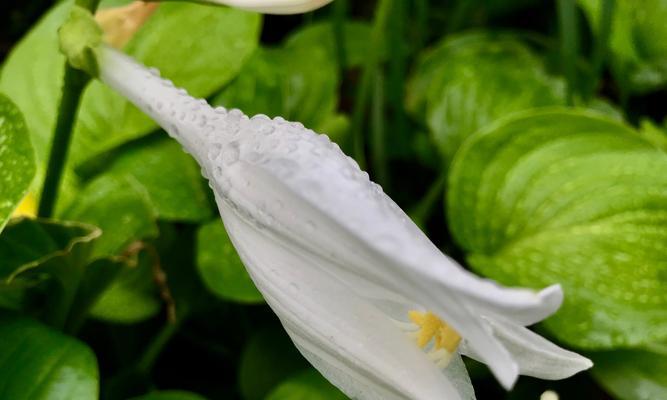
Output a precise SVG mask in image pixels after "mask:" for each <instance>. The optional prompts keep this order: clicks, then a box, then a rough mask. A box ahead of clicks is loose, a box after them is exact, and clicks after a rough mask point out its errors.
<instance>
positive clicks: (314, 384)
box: [266, 369, 347, 400]
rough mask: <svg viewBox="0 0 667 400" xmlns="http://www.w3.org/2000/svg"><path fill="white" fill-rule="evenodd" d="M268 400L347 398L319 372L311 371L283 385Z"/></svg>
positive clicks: (333, 399) (335, 399) (294, 377)
mask: <svg viewBox="0 0 667 400" xmlns="http://www.w3.org/2000/svg"><path fill="white" fill-rule="evenodd" d="M266 400H347V397H346V396H345V395H344V394H343V393H341V392H340V390H338V389H336V387H335V386H333V385H332V384H331V383H329V382H328V381H327V380H326V379H324V378H323V377H322V375H320V373H319V372H317V371H316V370H313V369H309V370H307V371H304V372H302V373H299V374H297V375H295V376H293V377H291V378H289V379H287V380H286V381H284V382H283V383H281V384H280V385H279V386H278V387H277V388H275V390H273V391H272V392H271V393H270V394H269V395H268V396H267V397H266Z"/></svg>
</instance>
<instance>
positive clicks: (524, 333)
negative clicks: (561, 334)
mask: <svg viewBox="0 0 667 400" xmlns="http://www.w3.org/2000/svg"><path fill="white" fill-rule="evenodd" d="M485 319H486V320H487V322H488V323H489V325H490V326H491V328H492V329H493V335H494V336H495V337H497V338H498V340H500V342H501V343H502V344H503V345H504V346H505V348H506V349H507V350H508V351H509V352H510V354H511V355H512V358H513V359H514V361H516V363H517V364H518V365H519V369H520V373H521V375H526V376H533V377H536V378H540V379H551V380H556V379H565V378H569V377H570V376H572V375H574V374H576V373H578V372H580V371H583V370H586V369H589V368H591V367H592V366H593V363H592V362H591V361H590V360H589V359H587V358H585V357H582V356H580V355H579V354H577V353H574V352H571V351H568V350H565V349H563V348H560V347H558V346H556V345H555V344H553V343H551V342H550V341H548V340H546V339H545V338H543V337H542V336H540V335H538V334H536V333H534V332H532V331H531V330H529V329H527V328H525V327H523V326H520V325H516V324H513V323H511V322H506V321H501V320H493V319H490V318H485ZM464 354H466V352H465V350H464ZM466 355H469V356H470V357H472V358H475V359H479V355H477V354H475V353H474V351H473V352H470V353H469V354H466Z"/></svg>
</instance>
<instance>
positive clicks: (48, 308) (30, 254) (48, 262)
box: [0, 219, 101, 326]
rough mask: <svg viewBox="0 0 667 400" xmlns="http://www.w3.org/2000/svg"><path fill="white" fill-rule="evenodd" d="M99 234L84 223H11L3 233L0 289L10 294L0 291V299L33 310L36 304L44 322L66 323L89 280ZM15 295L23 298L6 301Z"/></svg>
mask: <svg viewBox="0 0 667 400" xmlns="http://www.w3.org/2000/svg"><path fill="white" fill-rule="evenodd" d="M100 234H101V232H100V230H99V229H97V228H95V227H92V226H89V225H83V224H79V223H69V222H55V221H42V220H27V219H21V220H14V221H12V222H10V223H9V224H8V225H7V229H6V230H5V231H4V232H3V233H2V235H0V260H2V263H0V279H2V284H0V293H2V292H5V293H7V296H1V295H0V302H2V303H5V306H9V307H12V308H24V309H25V308H29V309H30V310H28V311H33V308H36V310H34V311H35V313H36V314H37V315H40V316H41V317H42V318H43V319H44V320H45V321H47V322H49V323H50V324H53V325H55V326H65V324H66V322H67V319H68V317H69V313H70V308H71V307H72V306H73V305H74V303H75V300H76V299H77V296H78V295H79V289H80V285H81V283H82V282H83V281H85V280H86V279H87V278H86V265H87V262H88V258H89V256H90V254H91V252H92V249H93V244H94V240H95V239H97V238H98V237H99V236H100ZM40 295H41V296H40ZM3 297H4V299H3ZM10 298H13V299H16V300H20V301H21V302H20V303H18V304H7V303H10V302H9V301H8V299H10ZM39 299H41V301H39V304H34V303H35V301H36V300H39ZM3 300H4V301H3Z"/></svg>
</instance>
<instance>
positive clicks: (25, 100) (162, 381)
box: [0, 0, 667, 400]
mask: <svg viewBox="0 0 667 400" xmlns="http://www.w3.org/2000/svg"><path fill="white" fill-rule="evenodd" d="M334 1H335V4H333V5H330V6H328V7H325V8H323V9H321V10H318V11H316V12H314V13H310V14H307V15H304V16H291V17H284V16H280V17H279V16H264V17H263V16H260V15H258V14H253V13H249V12H242V11H238V10H235V9H231V8H226V7H210V6H204V5H199V4H193V3H183V2H168V3H165V4H161V5H160V6H159V8H158V10H157V11H156V12H155V14H153V15H152V16H151V17H150V19H148V21H147V22H146V23H145V24H144V25H143V26H141V28H140V29H139V30H138V31H137V33H136V34H135V35H134V36H133V37H132V38H131V40H130V41H129V42H128V44H127V45H125V47H124V49H123V50H124V51H126V52H127V53H129V54H131V55H132V56H134V57H136V58H138V59H139V60H140V61H142V62H144V63H146V64H147V65H150V66H154V67H157V68H158V69H159V70H160V71H161V73H162V75H163V76H165V77H166V78H169V79H171V80H173V81H174V83H175V84H177V85H179V86H182V87H184V88H186V89H187V90H188V91H189V92H190V93H191V94H193V95H194V96H198V97H204V98H208V99H209V100H210V101H211V103H213V104H219V105H223V106H225V107H229V108H240V109H242V110H243V111H244V112H246V113H248V114H254V113H261V114H267V115H269V116H278V115H280V116H283V117H285V118H287V119H290V120H297V121H300V122H302V123H304V124H305V125H306V126H308V127H310V128H313V129H315V130H316V131H318V132H322V133H326V134H328V135H329V136H330V137H331V138H332V139H333V140H334V141H336V142H337V143H338V144H339V145H340V146H341V147H342V148H343V149H344V150H345V151H346V152H347V153H348V154H350V155H354V156H356V157H358V158H359V160H360V161H362V160H363V159H366V158H368V160H369V161H370V162H369V163H368V164H369V165H370V168H369V169H370V170H369V172H370V174H371V177H373V178H374V179H376V180H378V181H381V183H383V184H384V188H385V190H386V191H387V192H388V193H389V195H390V196H392V198H394V199H395V200H396V201H397V202H398V203H399V204H400V205H401V206H402V207H403V208H404V209H406V210H414V212H413V213H412V215H413V217H414V218H415V219H416V220H417V221H418V222H419V223H420V224H421V225H422V226H423V227H424V229H425V230H426V232H427V234H428V235H429V237H431V238H432V239H433V240H434V241H435V242H436V244H438V245H439V246H440V247H441V248H442V249H443V251H445V252H447V253H448V254H449V255H451V256H452V257H455V258H456V259H458V260H459V261H461V262H462V263H463V264H464V265H465V266H468V267H470V268H471V269H472V270H474V271H476V272H477V273H479V274H481V275H484V276H487V277H490V278H493V279H496V280H498V281H500V282H502V283H505V284H510V285H521V286H527V287H535V288H540V287H543V286H545V285H548V284H552V283H560V284H561V285H562V286H563V288H564V290H565V296H566V297H565V304H564V306H563V308H562V309H561V310H560V311H559V312H558V313H557V314H556V315H554V316H553V317H552V318H550V319H548V320H547V321H546V322H545V323H544V324H542V325H540V326H538V327H537V329H538V330H539V331H540V332H541V333H544V334H545V335H547V336H549V337H550V338H551V339H554V340H556V341H559V342H560V343H561V344H562V345H564V346H567V347H570V348H572V349H574V350H577V351H580V352H584V353H585V354H586V355H588V356H590V357H591V358H592V359H593V360H594V361H595V363H596V365H595V367H594V368H593V370H592V371H591V373H586V374H580V375H579V376H577V377H574V378H572V379H569V380H565V381H562V382H543V381H535V380H531V379H529V378H522V379H521V380H520V381H519V384H518V385H517V387H516V388H515V389H514V391H513V392H511V393H505V392H504V391H503V390H502V389H500V387H499V386H498V385H497V383H496V382H495V381H494V380H493V378H492V377H490V375H489V373H488V371H486V369H485V368H484V367H481V366H480V365H478V364H475V363H471V364H470V371H471V376H472V379H473V383H474V385H475V389H476V391H477V396H478V398H481V399H486V398H494V399H501V398H506V399H516V400H521V399H536V398H538V397H539V395H540V394H541V393H542V392H544V391H545V390H547V389H552V390H555V391H557V392H558V393H559V394H560V395H561V398H563V399H568V400H570V399H574V400H576V399H587V400H588V399H605V400H606V399H610V398H615V399H620V400H635V399H642V400H643V399H645V400H656V399H663V398H667V381H665V377H666V376H667V361H666V357H667V351H666V350H665V348H666V347H667V344H666V343H667V314H666V311H665V310H667V307H666V306H667V304H666V303H667V297H666V296H667V295H666V293H667V264H666V263H665V261H664V260H665V251H666V249H667V243H666V241H665V240H666V239H667V230H666V229H665V222H666V221H665V218H667V187H665V185H666V184H667V182H665V178H664V176H665V174H664V171H665V170H666V169H667V168H665V167H667V165H666V164H667V156H666V155H665V153H664V151H665V150H666V149H667V136H666V135H667V126H666V125H665V117H666V116H667V110H666V109H665V107H664V104H665V100H666V99H667V90H666V89H667V45H666V43H667V24H665V19H666V18H667V1H666V0H647V1H642V2H637V1H632V0H615V1H614V0H579V1H578V2H575V1H568V0H565V1H557V2H539V1H536V0H513V1H478V0H475V1H464V0H458V1H451V2H446V3H445V4H442V2H436V1H429V0H410V1H405V2H399V1H386V0H379V1H369V2H351V1H347V0H334ZM341 2H344V3H345V4H342V5H341ZM48 3H49V2H45V1H39V0H31V1H24V2H21V3H20V4H19V3H17V4H3V5H2V6H0V7H2V8H3V11H5V12H4V13H0V15H1V17H0V18H2V19H3V23H4V24H0V26H3V27H2V28H0V45H1V50H2V51H3V54H7V56H6V57H5V58H4V60H3V63H2V70H1V72H0V92H1V93H2V95H0V227H4V229H3V230H2V232H1V234H0V308H2V309H3V311H2V314H1V315H0V397H1V398H12V399H22V398H25V399H28V398H29V399H42V398H49V399H61V398H62V399H66V398H67V399H69V398H77V399H95V398H98V392H99V393H101V394H102V398H105V399H110V400H114V399H127V398H134V399H142V400H153V399H155V400H197V399H204V398H210V399H243V400H260V399H267V400H299V399H315V400H317V399H334V400H336V399H343V398H345V397H344V396H343V395H342V394H341V393H340V392H338V390H337V389H335V388H334V387H333V386H331V385H330V384H329V383H328V382H326V381H325V380H324V379H323V378H322V377H321V376H320V375H319V374H318V373H317V372H316V371H315V370H314V369H312V367H310V366H309V365H308V363H307V362H306V361H305V360H304V359H303V358H302V357H301V356H300V355H299V353H298V352H297V350H296V349H295V348H294V347H293V346H292V345H291V343H290V340H289V338H288V337H287V335H286V334H285V332H284V331H283V330H282V329H281V328H280V326H279V324H278V321H277V319H276V317H275V316H274V315H273V314H272V313H271V312H270V310H269V309H268V307H267V306H266V305H265V304H264V302H263V300H262V297H261V295H260V294H259V292H258V291H257V289H256V288H255V287H254V285H253V283H252V280H251V279H250V277H249V276H248V274H247V273H246V271H245V269H244V268H243V265H242V263H241V261H240V259H239V257H238V255H237V254H236V253H235V251H234V248H233V245H232V244H231V242H230V240H229V238H228V237H227V234H226V232H225V230H224V226H223V224H222V223H221V222H220V220H219V218H217V215H218V212H217V210H216V207H215V205H214V202H213V200H212V198H211V197H212V196H211V194H210V193H209V191H208V190H207V186H206V182H205V181H204V180H203V178H202V177H201V175H200V171H199V168H198V166H197V164H196V163H195V161H194V160H193V159H192V158H191V157H190V156H189V155H187V154H185V153H184V152H183V151H182V150H181V149H180V147H179V146H178V145H177V144H176V143H175V142H173V141H171V140H170V139H168V138H167V137H166V135H165V134H164V132H161V131H160V130H158V129H157V125H156V124H155V123H154V122H153V121H151V120H150V119H149V118H148V117H146V116H144V115H143V114H141V113H140V112H139V111H138V110H137V109H136V108H135V107H134V106H131V105H130V104H129V103H128V102H127V101H125V100H124V99H123V98H121V97H120V96H119V95H117V94H115V93H113V92H112V91H111V90H110V89H108V88H106V87H105V86H103V85H102V84H100V83H98V82H93V83H91V84H90V85H89V86H88V88H87V89H86V92H85V94H84V98H83V102H82V105H81V108H80V111H79V115H78V119H77V124H76V128H75V132H74V137H73V141H72V145H71V148H70V155H69V159H68V162H67V166H66V169H65V177H64V181H63V183H62V185H61V189H60V195H59V198H58V204H57V213H56V218H55V219H54V220H45V219H11V220H10V216H11V214H12V212H13V210H14V209H16V208H17V207H18V206H19V204H20V203H21V200H22V199H23V198H24V196H25V195H26V194H28V193H29V195H30V196H31V197H32V198H33V201H34V198H36V197H39V194H40V191H41V185H42V182H43V177H44V173H45V168H46V161H47V160H46V159H47V155H48V153H49V148H50V146H51V139H52V134H53V126H54V124H55V121H56V113H57V106H58V101H59V98H60V92H61V86H62V75H63V71H64V57H63V56H61V55H60V54H59V52H58V45H57V34H56V31H57V28H58V27H59V26H60V24H61V23H62V21H63V20H64V18H65V17H66V15H67V13H68V10H69V9H70V7H71V5H72V3H73V1H71V0H65V1H61V2H57V4H56V5H54V6H52V7H51V5H50V4H48ZM127 3H128V1H125V0H107V1H103V2H102V8H109V7H112V6H119V5H124V4H127ZM557 6H558V7H557ZM49 7H51V8H49ZM557 10H558V11H559V12H556V11H557ZM40 13H43V15H42V17H41V18H38V17H39V15H40ZM560 27H565V29H563V28H560ZM22 35H24V36H23V38H22V39H20V40H18V39H19V37H20V36H22ZM10 49H11V52H9V53H8V50H10ZM568 104H569V105H573V104H575V105H576V108H574V107H567V105H568ZM35 174H36V175H37V176H36V177H34V176H35ZM33 178H34V179H33ZM26 204H27V203H24V204H23V206H24V207H23V208H25V207H26ZM5 224H6V226H5ZM8 310H11V311H8ZM98 371H99V372H98ZM27 387H34V390H33V391H32V392H31V391H29V390H27V389H26V388H27Z"/></svg>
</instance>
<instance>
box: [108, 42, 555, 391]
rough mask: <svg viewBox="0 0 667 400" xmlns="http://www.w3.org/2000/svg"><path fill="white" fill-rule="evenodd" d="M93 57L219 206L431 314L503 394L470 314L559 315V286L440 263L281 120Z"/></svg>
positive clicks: (352, 166) (400, 217)
mask: <svg viewBox="0 0 667 400" xmlns="http://www.w3.org/2000/svg"><path fill="white" fill-rule="evenodd" d="M101 53H102V60H101V62H100V65H101V76H102V79H103V80H104V81H105V82H107V83H108V84H109V85H110V86H112V87H114V88H116V90H118V91H120V92H121V93H122V94H124V95H125V96H126V97H128V98H129V99H130V100H132V101H133V102H134V103H135V104H137V105H138V106H139V107H140V108H141V109H142V110H144V111H145V112H147V113H148V114H149V115H151V116H152V117H153V118H154V119H155V120H156V121H157V122H158V123H160V125H161V126H162V127H164V128H165V130H167V131H168V132H169V133H170V134H171V135H172V136H173V137H174V138H176V139H177V140H179V141H180V142H181V143H182V144H183V145H184V147H185V148H186V149H188V151H190V152H191V153H192V154H193V155H194V156H195V158H197V160H198V161H199V163H200V165H201V166H202V168H203V170H204V172H205V174H206V175H207V176H208V177H209V178H210V181H211V184H212V187H213V188H214V190H215V192H216V194H217V198H218V199H219V204H220V201H224V202H227V203H228V204H229V205H230V206H231V207H234V208H235V209H236V210H237V212H238V213H239V215H241V216H242V217H243V218H244V219H246V220H247V221H248V222H252V223H253V224H255V225H256V226H257V229H259V230H264V231H266V234H271V235H273V237H274V240H276V241H281V242H282V243H284V244H285V245H286V246H289V247H298V248H300V249H301V250H302V251H306V252H309V253H311V254H317V255H318V257H320V258H321V259H326V260H327V261H328V262H329V267H330V268H331V269H330V270H329V272H330V273H331V274H333V275H335V276H337V277H339V278H340V279H345V282H346V284H347V285H348V287H352V288H355V289H356V288H358V287H359V286H361V285H359V284H358V283H359V282H364V281H366V282H373V284H375V285H376V286H379V287H383V288H384V289H387V290H388V291H389V292H394V293H396V294H398V295H400V296H402V297H403V298H406V299H410V300H412V301H414V302H416V303H418V304H421V305H422V306H423V307H425V308H427V309H429V310H431V311H433V312H435V313H436V314H438V315H439V316H440V317H442V318H444V319H445V320H447V322H448V323H450V324H451V325H452V326H453V327H454V328H455V329H456V330H457V331H458V332H459V333H461V335H462V336H464V337H465V338H466V340H467V342H468V344H469V345H470V346H471V347H472V348H474V351H475V352H477V353H478V354H480V355H481V357H482V360H483V361H484V362H485V363H487V364H488V365H489V366H490V368H491V370H492V371H493V372H494V374H495V375H496V376H497V377H498V379H499V381H500V382H501V383H502V384H503V385H504V386H505V387H508V388H509V387H511V386H512V384H513V383H514V381H515V380H516V378H517V376H518V366H517V365H516V364H515V363H514V361H513V360H512V358H511V357H510V355H509V353H508V352H507V351H506V350H505V349H504V348H503V346H502V344H501V343H500V342H498V340H497V339H496V338H495V337H494V336H493V334H492V332H491V329H490V328H489V327H488V324H486V323H484V321H483V320H481V318H480V317H479V316H480V315H490V316H499V317H503V318H509V319H512V320H514V321H516V322H519V323H522V324H529V323H533V322H535V321H538V320H540V319H543V318H545V317H546V316H547V315H549V314H551V313H553V312H554V311H555V310H556V309H557V308H558V306H559V305H560V302H561V300H562V292H561V291H560V288H559V287H558V286H554V287H551V288H547V289H545V290H543V291H542V292H539V293H536V292H533V291H531V290H526V289H508V288H503V287H501V286H499V285H497V284H495V283H494V282H492V281H489V280H484V279H480V278H477V277H476V276H474V275H473V274H471V273H469V272H467V271H465V270H464V269H463V268H461V267H460V266H459V265H458V264H456V263H455V262H454V261H452V260H451V259H449V258H448V257H446V256H445V255H443V254H442V253H441V252H440V251H439V250H438V249H437V247H436V246H435V245H433V243H431V242H430V241H429V240H428V238H427V237H426V236H425V235H424V234H423V233H422V232H421V231H420V230H419V228H418V227H417V226H416V225H415V224H414V223H413V222H412V221H411V220H410V219H409V218H408V217H407V216H406V214H405V213H404V212H403V211H402V210H401V209H400V208H399V207H398V206H397V205H396V204H395V203H394V202H393V201H392V200H391V199H390V198H389V197H388V196H386V195H385V194H384V193H383V192H382V189H381V188H380V187H379V186H378V185H376V184H374V183H372V182H370V181H369V179H368V174H366V173H365V172H362V171H360V170H359V167H358V165H357V164H356V163H355V162H354V161H353V160H352V159H351V158H349V157H347V156H345V155H344V154H343V152H342V151H340V149H339V148H338V146H336V145H335V144H333V143H331V141H330V140H329V139H328V138H327V137H326V136H323V135H320V136H318V135H316V134H314V132H312V131H310V130H307V129H305V128H304V127H303V125H301V124H298V123H296V124H295V123H288V122H285V121H284V120H282V119H275V120H269V119H268V118H267V117H265V116H258V117H253V118H252V119H248V118H247V117H245V116H243V115H242V114H241V113H240V112H229V113H227V112H226V111H225V110H221V111H220V113H216V112H215V111H213V110H212V109H211V108H210V107H208V106H207V105H206V104H205V102H203V103H202V102H200V101H197V100H195V99H192V98H190V97H189V96H187V95H185V94H183V93H181V92H178V91H177V89H175V88H173V86H172V85H169V84H165V82H164V81H162V80H161V79H159V78H157V77H156V76H151V75H150V74H148V73H147V72H146V70H145V69H144V68H142V67H140V66H138V65H137V64H136V63H134V62H132V61H131V59H129V58H128V57H125V56H122V55H119V54H118V53H117V52H115V51H113V50H111V49H108V48H106V47H105V48H102V50H101ZM357 294H358V295H360V296H364V295H365V294H366V293H359V292H357Z"/></svg>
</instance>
